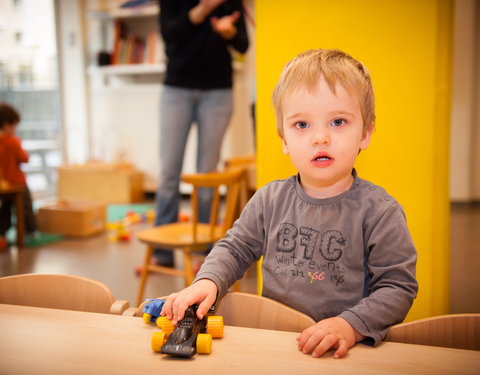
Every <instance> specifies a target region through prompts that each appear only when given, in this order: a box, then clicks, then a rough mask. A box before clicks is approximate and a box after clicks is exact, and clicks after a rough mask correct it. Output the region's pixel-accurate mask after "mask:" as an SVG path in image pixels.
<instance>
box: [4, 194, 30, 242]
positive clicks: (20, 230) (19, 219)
mask: <svg viewBox="0 0 480 375" xmlns="http://www.w3.org/2000/svg"><path fill="white" fill-rule="evenodd" d="M24 194H25V187H23V186H9V187H0V195H15V214H16V225H17V227H16V229H17V247H18V248H21V247H23V245H24V243H25V218H24V217H25V212H24V202H23V201H24Z"/></svg>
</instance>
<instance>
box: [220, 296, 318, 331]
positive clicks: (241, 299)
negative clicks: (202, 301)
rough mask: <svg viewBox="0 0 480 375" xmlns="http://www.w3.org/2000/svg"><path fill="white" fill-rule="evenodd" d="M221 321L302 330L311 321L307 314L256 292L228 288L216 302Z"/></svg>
mask: <svg viewBox="0 0 480 375" xmlns="http://www.w3.org/2000/svg"><path fill="white" fill-rule="evenodd" d="M216 307H217V309H216V312H215V314H216V315H222V316H223V319H224V321H225V325H230V326H237V327H248V328H261V329H272V330H276V331H289V332H302V331H303V330H304V329H305V328H308V327H310V326H312V325H313V324H315V320H313V319H312V318H311V317H309V316H308V315H306V314H304V313H302V312H300V311H297V310H295V309H292V308H291V307H289V306H287V305H284V304H283V303H280V302H277V301H274V300H272V299H269V298H266V297H263V296H258V295H256V294H249V293H241V292H229V293H227V294H226V295H225V296H224V297H223V298H222V299H221V300H220V301H218V302H217V304H216Z"/></svg>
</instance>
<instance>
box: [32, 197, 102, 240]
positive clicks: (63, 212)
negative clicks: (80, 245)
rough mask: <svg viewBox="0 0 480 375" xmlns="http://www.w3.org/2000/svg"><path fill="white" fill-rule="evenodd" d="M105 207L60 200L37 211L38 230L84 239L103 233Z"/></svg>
mask: <svg viewBox="0 0 480 375" xmlns="http://www.w3.org/2000/svg"><path fill="white" fill-rule="evenodd" d="M106 217H107V207H106V205H105V203H103V202H93V201H81V200H60V201H57V202H54V203H51V204H47V205H46V206H44V207H40V209H39V210H38V215H37V221H38V229H39V230H40V232H44V233H57V234H65V235H67V236H76V237H85V236H90V235H92V234H95V233H99V232H103V231H104V230H105V226H106Z"/></svg>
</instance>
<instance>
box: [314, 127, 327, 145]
mask: <svg viewBox="0 0 480 375" xmlns="http://www.w3.org/2000/svg"><path fill="white" fill-rule="evenodd" d="M312 144H314V145H318V144H330V135H329V134H328V130H326V129H321V128H317V129H316V130H315V131H314V132H313V134H312Z"/></svg>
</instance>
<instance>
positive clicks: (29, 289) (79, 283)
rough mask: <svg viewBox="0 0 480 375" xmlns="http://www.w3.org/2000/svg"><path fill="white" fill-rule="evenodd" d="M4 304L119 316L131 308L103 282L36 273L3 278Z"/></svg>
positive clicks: (1, 300)
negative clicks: (117, 297) (116, 297)
mask: <svg viewBox="0 0 480 375" xmlns="http://www.w3.org/2000/svg"><path fill="white" fill-rule="evenodd" d="M0 303H4V304H11V305H24V306H35V307H47V308H53V309H61V310H76V311H87V312H97V313H112V314H117V315H120V314H122V313H123V312H124V311H125V310H126V309H127V308H128V307H129V303H128V302H127V301H115V299H114V298H113V295H112V291H111V290H110V289H109V288H108V287H107V286H106V285H105V284H103V283H101V282H99V281H96V280H92V279H89V278H86V277H82V276H73V275H47V274H33V273H32V274H23V275H15V276H7V277H2V278H0Z"/></svg>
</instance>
